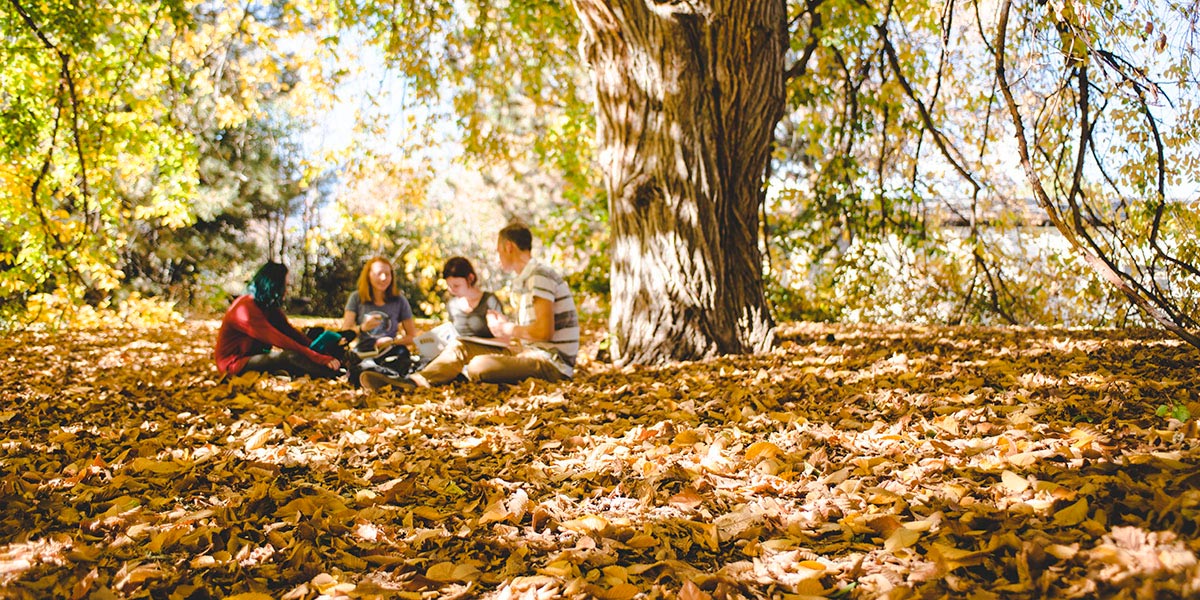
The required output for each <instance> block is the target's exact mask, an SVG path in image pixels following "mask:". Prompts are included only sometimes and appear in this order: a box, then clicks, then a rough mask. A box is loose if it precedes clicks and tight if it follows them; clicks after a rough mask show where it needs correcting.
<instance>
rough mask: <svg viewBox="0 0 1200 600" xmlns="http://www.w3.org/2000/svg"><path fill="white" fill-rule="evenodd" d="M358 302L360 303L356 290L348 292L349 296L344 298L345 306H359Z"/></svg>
mask: <svg viewBox="0 0 1200 600" xmlns="http://www.w3.org/2000/svg"><path fill="white" fill-rule="evenodd" d="M360 302H362V301H361V300H359V298H358V290H354V291H353V292H350V295H349V296H346V304H359V303H360Z"/></svg>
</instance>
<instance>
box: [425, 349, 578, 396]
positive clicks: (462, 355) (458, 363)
mask: <svg viewBox="0 0 1200 600" xmlns="http://www.w3.org/2000/svg"><path fill="white" fill-rule="evenodd" d="M464 370H465V373H466V375H467V379H469V380H471V381H482V382H485V383H517V382H520V381H524V380H526V379H529V378H531V377H532V378H536V379H545V380H546V381H559V380H562V379H566V376H565V375H563V373H562V371H560V370H558V366H557V364H556V363H555V361H554V359H553V357H552V356H551V355H550V354H549V353H547V352H546V351H545V350H542V349H540V348H526V349H524V350H522V351H520V352H513V351H512V350H511V349H509V348H496V347H495V346H486V345H483V344H476V343H474V342H464V341H462V340H454V341H453V342H451V344H450V345H449V346H446V348H445V349H444V350H442V352H441V354H438V355H437V358H435V359H433V360H432V361H431V362H430V363H429V364H428V365H425V368H424V369H421V370H420V371H419V373H420V374H421V376H422V377H424V378H425V380H426V381H428V382H429V384H430V385H441V384H443V383H449V382H451V381H453V380H454V378H455V377H458V376H459V374H461V373H463V372H464Z"/></svg>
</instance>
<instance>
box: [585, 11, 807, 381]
mask: <svg viewBox="0 0 1200 600" xmlns="http://www.w3.org/2000/svg"><path fill="white" fill-rule="evenodd" d="M574 5H575V9H576V11H577V12H578V14H579V16H580V20H581V22H582V24H583V31H584V36H583V40H582V46H581V50H582V52H583V55H584V58H585V59H586V60H587V61H588V63H589V66H590V68H591V69H592V76H593V81H594V83H595V94H596V111H597V130H598V131H597V138H598V142H599V151H600V163H601V169H602V170H603V172H604V174H605V185H606V188H607V191H608V201H609V211H610V218H611V227H612V248H611V252H612V313H611V315H610V331H611V332H612V334H613V335H614V346H613V357H614V360H616V361H617V363H618V364H630V363H634V364H657V363H663V362H666V361H671V360H689V359H698V358H704V357H709V356H714V355H719V354H725V353H746V352H759V351H763V350H766V349H768V348H769V347H770V346H771V344H772V342H773V338H774V322H773V320H772V319H771V315H770V313H769V311H768V310H767V304H766V300H765V298H764V295H763V277H762V257H761V254H760V251H759V248H758V242H757V240H758V228H759V215H758V204H759V198H760V190H761V189H762V186H763V173H764V172H765V167H766V161H767V160H768V158H769V149H770V142H771V139H772V134H773V130H774V127H775V124H776V123H777V122H778V121H779V118H780V116H781V115H782V111H783V103H784V68H785V65H784V54H785V52H786V50H787V47H788V36H787V11H786V6H785V3H784V1H783V0H574Z"/></svg>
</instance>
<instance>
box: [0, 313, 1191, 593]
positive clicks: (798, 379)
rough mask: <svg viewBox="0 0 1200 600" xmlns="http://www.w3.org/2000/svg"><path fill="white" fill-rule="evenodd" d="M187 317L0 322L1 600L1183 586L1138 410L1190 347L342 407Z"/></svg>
mask: <svg viewBox="0 0 1200 600" xmlns="http://www.w3.org/2000/svg"><path fill="white" fill-rule="evenodd" d="M214 327H215V324H212V323H205V324H197V323H183V324H172V325H170V326H169V327H165V328H158V329H149V330H147V329H134V328H124V327H119V328H108V329H100V330H79V329H76V330H74V331H73V332H71V333H70V334H66V335H61V336H51V335H47V334H44V333H39V332H32V331H27V332H24V333H21V334H18V335H17V336H15V337H9V338H6V339H5V340H0V344H7V346H4V347H0V351H3V352H2V355H3V356H5V357H11V358H8V359H7V362H6V363H0V364H3V365H4V367H3V368H0V384H2V385H0V390H3V393H4V394H5V395H4V396H3V397H0V400H3V401H4V402H6V403H7V404H6V405H5V406H7V407H8V408H5V409H2V410H0V425H2V428H0V432H2V433H0V438H2V439H0V448H3V454H2V455H0V463H2V464H3V465H4V466H5V467H8V468H7V469H6V470H5V471H4V473H5V475H4V476H3V477H0V500H3V502H0V529H2V530H3V531H4V532H6V533H8V534H9V535H8V537H7V538H6V539H5V541H4V543H3V544H0V565H3V566H4V569H3V570H2V571H0V590H3V592H2V593H3V594H4V595H5V596H13V597H45V596H47V595H52V596H55V597H70V596H71V595H72V594H78V595H80V596H82V597H87V596H88V595H89V594H96V595H109V596H116V597H125V596H137V595H151V596H169V595H172V594H177V595H178V594H192V595H197V594H199V595H208V596H220V597H235V598H245V599H257V598H263V597H271V598H281V597H286V598H314V597H318V596H319V595H326V596H330V597H335V596H341V595H345V596H351V597H353V596H374V595H378V596H383V597H410V596H411V597H416V596H447V595H452V594H467V595H476V596H491V595H496V596H508V597H520V595H521V594H529V595H530V596H531V597H532V596H537V595H539V594H540V595H542V596H546V597H552V596H553V597H583V596H587V597H598V598H634V597H637V595H638V594H646V595H658V596H667V597H680V598H689V599H694V598H713V597H720V596H725V597H730V596H733V595H738V596H741V597H747V598H778V597H782V596H783V595H784V594H789V595H800V596H804V595H810V596H829V595H833V594H835V593H839V591H840V594H841V595H843V596H849V597H859V596H862V597H879V596H884V595H886V594H889V593H894V594H898V593H905V594H908V595H917V596H964V597H967V596H971V595H986V594H989V593H1004V594H1016V593H1026V594H1031V595H1044V596H1049V595H1056V596H1057V595H1063V596H1066V595H1081V596H1089V597H1095V596H1119V595H1123V594H1130V595H1132V594H1133V593H1134V591H1135V590H1139V589H1142V588H1143V586H1146V587H1153V588H1154V589H1155V590H1156V592H1158V593H1160V594H1169V593H1176V592H1178V593H1181V594H1182V593H1183V592H1184V591H1186V590H1190V589H1191V588H1189V587H1187V586H1189V585H1191V581H1192V580H1193V578H1194V575H1195V568H1196V565H1197V554H1196V550H1195V540H1194V538H1195V531H1194V526H1193V520H1194V518H1195V517H1196V514H1195V508H1196V506H1197V501H1198V498H1200V496H1197V494H1196V493H1195V491H1194V490H1193V489H1192V488H1193V487H1194V486H1191V485H1190V482H1191V481H1192V479H1194V474H1193V471H1194V468H1193V466H1192V465H1191V463H1192V462H1193V461H1194V458H1195V457H1194V454H1195V449H1194V446H1195V445H1196V444H1195V441H1196V439H1197V435H1198V433H1200V430H1198V429H1197V426H1196V423H1195V422H1194V420H1188V421H1187V422H1182V421H1170V420H1169V419H1166V418H1163V417H1158V416H1156V415H1155V414H1154V406H1155V405H1157V404H1160V403H1163V402H1165V401H1167V400H1168V399H1169V400H1170V401H1171V402H1176V403H1178V404H1179V405H1181V406H1190V407H1193V408H1195V409H1196V410H1197V412H1200V397H1198V396H1196V394H1195V390H1193V389H1192V387H1194V386H1189V383H1190V381H1191V380H1192V379H1194V377H1192V375H1193V373H1192V370H1194V369H1193V367H1192V366H1188V365H1191V364H1192V363H1194V362H1195V358H1196V356H1195V354H1196V353H1195V350H1192V349H1190V348H1187V347H1186V346H1182V345H1181V344H1180V343H1178V342H1175V341H1170V340H1163V339H1161V338H1160V337H1158V336H1155V335H1153V334H1151V333H1148V332H1139V333H1136V334H1133V335H1124V334H1121V335H1114V334H1111V333H1103V332H1101V333H1096V332H1090V333H1088V332H1066V331H1054V330H1051V331H1047V330H1039V331H1018V330H1007V329H1003V330H1002V329H986V328H973V329H963V328H950V329H947V328H936V327H924V328H900V327H857V328H849V327H819V326H811V325H787V326H785V327H784V332H783V336H784V337H785V340H786V341H785V342H784V344H783V345H782V346H781V347H780V348H779V349H777V350H776V351H774V352H773V353H771V354H768V355H761V356H745V357H730V358H724V359H720V360H715V361H708V362H704V363H694V364H687V365H679V366H676V367H672V368H666V369H663V368H659V369H652V370H647V369H638V368H630V369H625V370H623V371H621V372H615V371H612V370H610V369H608V368H607V367H604V366H603V365H598V364H595V363H588V364H586V365H585V368H584V369H581V372H580V373H579V374H578V375H577V377H576V378H575V379H574V380H573V381H570V382H564V383H562V384H555V385H547V384H545V383H539V382H529V383H527V384H523V385H520V386H511V387H500V388H497V387H495V386H488V385H478V384H456V385H453V386H449V387H446V388H442V389H438V390H427V391H406V392H402V393H396V394H391V393H388V394H385V395H382V396H368V395H364V394H362V393H360V392H357V391H354V390H352V389H351V388H350V387H348V386H345V385H343V384H337V383H331V382H317V381H310V380H307V379H300V380H295V381H288V380H286V379H279V378H273V377H270V376H257V375H254V376H242V377H236V378H231V379H228V380H217V379H215V378H213V377H212V373H213V371H212V366H211V359H210V356H209V355H210V351H211V346H210V343H211V339H212V335H213V330H214ZM592 335H593V334H592V333H589V336H588V337H589V339H590V338H591V337H592ZM16 348H20V349H21V354H20V357H19V358H17V357H16V356H15V353H14V352H12V350H13V349H16ZM64 354H69V355H70V356H71V357H73V358H75V359H77V360H75V361H65V360H63V359H62V357H63V355H64ZM585 362H586V361H585ZM1181 365H1183V366H1181ZM64 381H68V383H65V384H64ZM10 538H11V539H10ZM895 590H899V591H895ZM998 590H999V591H998Z"/></svg>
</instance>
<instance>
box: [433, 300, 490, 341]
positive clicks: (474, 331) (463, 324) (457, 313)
mask: <svg viewBox="0 0 1200 600" xmlns="http://www.w3.org/2000/svg"><path fill="white" fill-rule="evenodd" d="M466 303H467V301H466V299H465V298H451V299H450V301H449V302H447V303H446V308H447V309H448V310H449V312H450V322H451V323H453V324H454V331H455V333H457V334H458V335H473V336H475V337H482V338H490V337H492V330H491V329H488V323H487V312H488V311H489V310H494V311H496V312H499V313H503V312H504V303H503V302H500V299H499V298H497V297H496V295H495V294H493V293H491V292H484V293H483V297H481V298H480V299H479V304H476V305H475V308H473V309H471V310H470V311H464V310H463V309H464V308H466Z"/></svg>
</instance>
